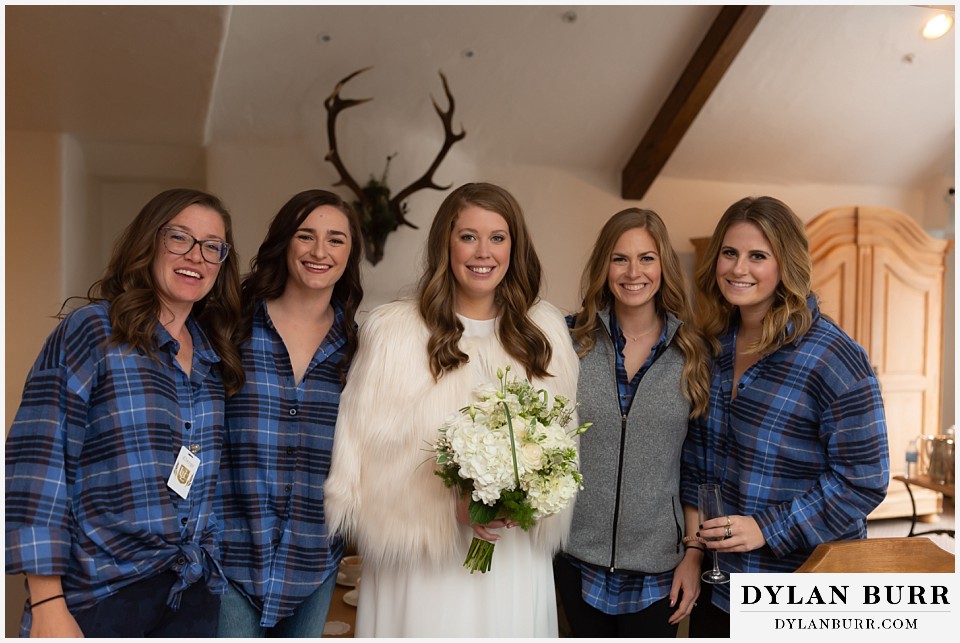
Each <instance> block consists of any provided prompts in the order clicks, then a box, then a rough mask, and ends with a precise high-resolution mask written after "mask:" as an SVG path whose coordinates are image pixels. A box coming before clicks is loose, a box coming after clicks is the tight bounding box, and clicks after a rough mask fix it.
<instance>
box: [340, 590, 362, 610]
mask: <svg viewBox="0 0 960 643" xmlns="http://www.w3.org/2000/svg"><path fill="white" fill-rule="evenodd" d="M359 596H360V590H358V589H351V590H350V591H349V592H347V593H346V594H344V595H343V602H344V603H346V604H347V605H353V606H354V607H356V606H357V598H358V597H359Z"/></svg>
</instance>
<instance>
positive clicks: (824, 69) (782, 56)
mask: <svg viewBox="0 0 960 643" xmlns="http://www.w3.org/2000/svg"><path fill="white" fill-rule="evenodd" d="M719 8H720V7H719V6H716V5H696V6H676V5H643V6H627V5H623V6H575V5H571V6H543V5H537V6H502V5H501V6H492V5H491V6H431V5H418V6H355V5H352V6H285V7H268V6H235V7H230V6H150V7H147V6H80V7H70V6H6V7H5V8H4V14H5V23H6V25H5V26H6V42H5V44H6V81H7V82H6V128H7V129H13V130H55V131H64V132H69V133H72V134H74V135H75V136H76V137H77V138H79V139H80V140H81V141H87V142H93V143H96V142H109V143H137V144H143V143H146V144H150V143H163V144H173V145H186V146H203V145H205V144H207V143H208V142H210V141H211V140H216V141H257V142H270V143H283V142H285V141H304V140H306V141H308V142H311V143H315V144H316V145H317V146H319V147H321V148H325V146H326V135H325V131H324V123H325V119H326V112H325V111H324V108H323V99H324V98H326V97H327V95H329V93H330V92H331V90H332V89H333V87H334V85H335V84H336V82H337V81H338V80H339V79H341V78H343V77H344V76H346V75H347V74H348V73H350V72H352V71H355V70H357V69H359V68H361V67H366V66H370V65H372V66H373V69H372V70H370V71H368V72H366V73H364V74H362V75H360V76H358V77H357V78H355V79H354V80H352V81H351V82H350V83H349V84H348V85H347V86H346V88H345V89H344V90H343V92H342V95H343V96H344V97H352V98H366V97H373V98H374V99H375V100H373V101H372V102H371V103H368V104H366V105H363V106H360V107H357V108H354V109H353V110H350V111H349V112H347V113H345V114H343V115H341V122H340V123H339V129H338V132H339V133H340V134H339V136H340V140H341V141H348V140H349V141H352V140H355V139H356V138H358V137H363V135H364V131H365V123H369V122H372V121H374V120H379V121H380V122H381V124H387V125H393V126H394V127H395V131H396V132H397V134H396V138H395V139H394V140H389V141H383V142H377V144H382V145H383V146H384V154H387V153H390V152H393V151H398V150H397V148H398V147H402V148H404V149H406V147H407V146H408V145H417V144H418V143H420V144H421V145H423V141H422V137H421V136H419V134H417V135H416V136H414V137H411V135H410V132H413V133H418V132H422V131H424V130H425V129H428V130H429V129H430V128H433V129H434V130H435V131H436V140H437V141H439V140H440V138H441V135H442V130H441V127H440V124H439V120H438V119H437V117H436V115H435V114H434V113H433V110H432V108H431V106H430V95H431V94H432V95H433V96H434V97H436V98H437V99H438V101H439V102H440V104H441V105H444V104H445V101H444V100H443V90H442V86H441V84H440V79H439V77H438V75H437V72H438V71H440V70H442V71H443V72H444V73H445V74H446V76H447V78H448V80H449V82H450V87H451V89H452V92H453V94H454V96H455V99H456V115H455V118H454V122H455V123H462V124H463V127H464V128H465V129H466V131H467V137H466V139H465V141H464V143H461V144H459V145H458V148H462V149H464V150H468V151H469V153H470V154H475V155H477V156H482V157H487V158H492V159H495V160H502V161H503V162H514V163H530V164H549V165H560V166H566V167H570V168H583V169H584V170H587V171H591V172H602V173H613V174H614V175H616V176H617V177H619V175H620V172H621V171H622V169H623V166H624V165H625V163H626V162H627V160H628V159H629V158H630V156H631V154H632V153H633V151H634V149H635V148H636V146H637V144H638V143H639V141H640V139H641V138H642V136H643V134H644V132H645V131H646V129H647V127H648V126H649V125H650V123H651V122H652V120H653V118H654V116H655V115H656V113H657V111H658V110H659V108H660V105H661V104H662V103H663V101H664V99H665V98H666V96H667V95H668V94H669V93H670V90H671V89H672V88H673V85H674V83H675V82H676V80H677V78H678V77H679V76H680V73H681V72H682V71H683V69H684V67H685V66H686V64H687V61H688V60H689V58H690V57H691V55H692V54H693V52H694V51H695V50H696V48H697V46H698V44H699V43H700V40H701V39H702V38H703V36H704V34H705V33H706V31H707V30H708V28H709V27H710V25H711V23H712V21H713V19H714V17H715V16H716V14H717V12H718V11H719ZM951 10H952V7H951ZM569 11H574V12H575V13H576V20H574V21H568V20H565V19H564V14H565V13H566V12H569ZM936 12H937V9H934V8H930V7H917V6H903V5H900V6H898V5H890V6H782V5H777V6H772V7H771V8H770V9H769V10H768V11H767V12H766V14H765V15H764V16H763V18H762V19H761V20H760V23H759V25H758V26H757V28H756V30H755V31H754V32H753V34H752V36H751V37H750V38H749V40H748V41H747V43H746V45H745V46H744V48H743V49H742V50H741V52H740V54H739V56H738V57H737V59H736V60H735V61H734V63H733V65H732V66H731V67H730V69H729V71H728V72H727V74H726V75H725V76H724V78H723V79H722V81H721V82H720V84H719V86H718V88H717V89H716V91H714V93H713V95H712V96H711V97H710V98H709V100H708V101H707V103H706V105H705V107H704V109H703V111H701V113H700V114H699V116H698V117H697V118H696V119H695V121H694V122H693V125H692V127H691V128H690V130H689V131H688V132H687V134H686V135H685V136H684V138H683V139H682V140H681V142H680V144H679V146H678V147H677V149H676V152H675V153H674V154H673V156H672V157H671V158H670V159H669V161H668V162H667V164H666V166H665V167H664V169H663V172H662V174H663V175H668V176H674V177H682V178H695V179H709V180H718V181H738V182H765V183H777V184H798V183H842V184H867V185H884V186H891V187H902V188H912V187H917V186H921V185H923V184H924V183H926V182H928V181H929V180H930V177H931V175H934V174H936V175H942V174H951V175H952V174H953V172H954V165H953V162H954V139H955V110H954V94H955V88H954V82H955V79H954V74H955V46H954V42H955V36H954V32H951V33H950V34H949V35H948V36H947V37H945V38H943V39H941V40H937V41H925V40H923V39H922V38H921V37H920V35H919V33H920V29H921V27H922V25H923V23H924V22H925V20H926V19H927V18H928V17H930V16H931V15H933V14H935V13H936ZM471 54H472V55H471ZM370 144H373V143H370ZM427 146H428V147H430V148H431V151H430V152H429V153H428V154H427V156H428V158H429V157H430V156H432V153H433V152H432V150H434V149H436V146H437V143H436V142H433V141H429V142H428V145H427Z"/></svg>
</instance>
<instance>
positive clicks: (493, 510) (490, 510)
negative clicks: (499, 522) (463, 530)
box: [470, 500, 500, 525]
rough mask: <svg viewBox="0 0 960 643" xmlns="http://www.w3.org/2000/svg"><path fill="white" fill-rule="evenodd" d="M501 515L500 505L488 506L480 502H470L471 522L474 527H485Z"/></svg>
mask: <svg viewBox="0 0 960 643" xmlns="http://www.w3.org/2000/svg"><path fill="white" fill-rule="evenodd" d="M498 513H500V503H499V502H498V503H497V504H495V505H493V506H492V507H491V506H490V505H486V504H484V503H483V502H481V501H479V500H470V522H471V523H472V524H474V525H485V524H487V523H488V522H490V521H491V520H493V519H494V518H496V517H497V514H498Z"/></svg>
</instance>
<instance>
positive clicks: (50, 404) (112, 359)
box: [5, 302, 225, 635]
mask: <svg viewBox="0 0 960 643" xmlns="http://www.w3.org/2000/svg"><path fill="white" fill-rule="evenodd" d="M187 328H188V329H189V330H190V334H191V336H192V337H193V344H194V359H193V365H192V368H191V374H190V376H189V377H188V376H187V375H186V373H184V371H183V370H182V369H181V368H180V366H179V364H178V363H177V362H176V354H177V351H178V350H179V344H178V342H176V340H174V339H173V337H171V336H170V334H169V333H168V332H167V331H166V329H165V328H164V327H163V326H162V325H160V324H159V323H157V326H156V331H155V332H156V337H157V339H158V343H159V350H158V352H157V355H158V357H159V360H157V359H154V358H152V357H148V356H147V355H145V354H143V353H141V352H139V351H134V350H132V349H131V348H130V347H129V346H127V345H121V346H116V345H111V346H107V345H106V340H107V338H108V337H109V336H110V330H111V325H110V318H109V305H108V304H107V303H106V302H97V303H93V304H90V305H87V306H83V307H82V308H79V309H77V310H75V311H73V312H71V313H70V314H68V315H67V316H66V317H65V318H64V319H63V321H61V323H60V324H59V325H58V326H57V328H56V329H55V330H54V331H53V333H51V335H50V336H49V337H48V338H47V340H46V342H45V343H44V345H43V349H42V350H41V352H40V355H39V356H38V357H37V360H36V362H35V363H34V365H33V368H32V369H31V370H30V373H29V375H28V376H27V381H26V385H25V387H24V391H23V399H22V402H21V404H20V408H19V409H18V410H17V415H16V418H15V419H14V421H13V425H12V426H11V428H10V433H9V435H8V436H7V442H6V530H5V531H6V570H7V574H18V573H29V574H38V575H53V576H61V577H62V582H63V588H64V594H65V595H66V601H67V605H68V607H69V609H70V610H71V611H72V612H79V611H81V610H84V609H86V608H89V607H91V606H93V605H95V604H96V603H97V602H99V601H101V600H102V599H104V598H106V597H108V596H110V595H112V594H115V593H116V592H117V590H119V589H120V588H122V587H124V586H126V585H129V584H131V583H134V582H136V581H138V580H142V579H145V578H149V577H152V576H155V575H156V574H158V573H160V572H162V571H164V570H167V569H174V571H177V572H179V573H180V574H181V583H178V585H175V589H176V588H177V586H179V587H180V589H182V588H183V586H185V585H186V584H188V583H189V582H191V580H193V579H195V578H196V576H197V575H198V574H202V575H204V576H206V580H207V586H208V587H209V588H210V590H211V591H212V592H213V593H222V592H223V591H224V589H225V581H224V579H223V577H222V575H221V573H220V569H219V565H218V563H217V562H216V561H217V560H218V558H219V552H218V550H217V527H216V523H215V520H214V517H213V514H212V511H213V497H214V492H215V487H216V480H217V472H218V470H219V468H220V447H221V443H222V441H223V412H224V408H223V407H224V403H223V400H224V390H223V380H222V377H221V374H220V369H219V367H215V365H216V363H217V362H219V361H220V359H219V357H217V355H216V354H215V353H214V352H213V349H212V347H211V346H210V344H209V342H208V340H207V338H206V336H205V335H204V333H203V331H202V330H201V329H200V327H199V326H198V325H197V324H196V323H195V322H194V321H193V319H192V318H191V319H188V321H187ZM181 446H186V447H187V448H191V447H192V449H191V450H195V451H196V454H197V456H198V457H199V458H200V462H201V464H200V468H199V470H198V471H197V473H196V476H195V479H194V482H193V483H192V485H191V487H190V492H189V495H188V497H187V499H182V498H180V496H178V495H177V494H176V493H174V491H173V490H171V489H170V488H169V487H167V479H168V478H169V476H170V473H171V471H172V470H173V464H174V462H175V461H176V458H177V454H178V453H179V451H180V447H181ZM184 561H186V564H184ZM188 577H189V578H190V580H187V578H188ZM178 598H179V596H178V595H176V594H175V593H171V596H170V601H171V604H172V603H174V602H176V601H177V599H178ZM30 626H31V618H30V610H29V609H27V610H25V611H24V615H23V620H22V621H21V634H23V635H27V634H28V633H29V631H30Z"/></svg>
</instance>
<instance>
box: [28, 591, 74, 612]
mask: <svg viewBox="0 0 960 643" xmlns="http://www.w3.org/2000/svg"><path fill="white" fill-rule="evenodd" d="M58 598H62V599H64V600H66V597H65V596H64V595H63V594H57V595H56V596H51V597H50V598H45V599H43V600H42V601H37V602H36V603H33V602H31V603H30V609H31V610H32V609H33V608H34V607H39V606H41V605H43V604H44V603H49V602H50V601H55V600H57V599H58Z"/></svg>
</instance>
